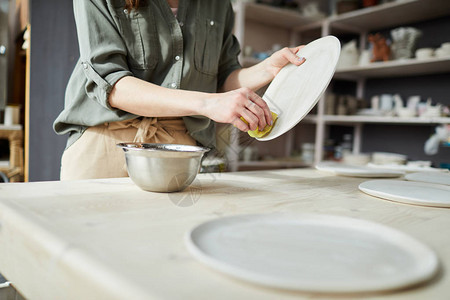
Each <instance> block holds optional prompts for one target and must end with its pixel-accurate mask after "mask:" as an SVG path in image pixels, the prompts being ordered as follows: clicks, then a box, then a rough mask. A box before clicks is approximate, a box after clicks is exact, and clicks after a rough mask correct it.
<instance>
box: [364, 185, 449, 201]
mask: <svg viewBox="0 0 450 300" xmlns="http://www.w3.org/2000/svg"><path fill="white" fill-rule="evenodd" d="M359 189H360V190H361V191H363V192H364V193H366V194H369V195H371V196H375V197H379V198H383V199H387V200H392V201H396V202H402V203H407V204H415V205H423V206H436V207H450V187H449V186H446V185H441V184H433V183H426V182H414V181H402V180H387V179H380V180H370V181H366V182H363V183H361V184H360V185H359Z"/></svg>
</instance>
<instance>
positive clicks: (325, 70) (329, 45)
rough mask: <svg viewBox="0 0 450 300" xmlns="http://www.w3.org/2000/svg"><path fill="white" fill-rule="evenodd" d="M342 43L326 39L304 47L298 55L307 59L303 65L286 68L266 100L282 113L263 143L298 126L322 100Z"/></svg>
mask: <svg viewBox="0 0 450 300" xmlns="http://www.w3.org/2000/svg"><path fill="white" fill-rule="evenodd" d="M340 51H341V44H340V42H339V40H338V39H337V38H336V37H334V36H326V37H323V38H320V39H317V40H315V41H312V42H311V43H309V44H307V45H306V46H305V47H304V48H302V49H301V50H300V51H299V52H298V53H297V56H302V57H305V58H306V61H305V62H304V63H303V64H302V65H301V66H296V65H293V64H289V65H287V66H285V67H284V68H283V69H282V70H281V71H280V72H279V73H278V75H277V76H275V79H274V80H273V81H272V82H271V83H270V85H269V87H268V88H267V90H266V92H265V94H264V96H263V99H264V100H265V101H266V102H267V104H268V105H269V108H270V110H271V111H273V112H275V113H277V114H278V120H277V121H276V124H275V126H274V127H273V128H272V131H271V132H270V133H269V134H267V135H266V136H264V137H262V138H258V140H260V141H268V140H272V139H274V138H276V137H278V136H280V135H282V134H284V133H285V132H287V131H288V130H289V129H291V128H293V127H294V126H295V125H297V124H298V123H299V122H300V121H301V120H302V119H303V118H304V117H305V116H306V115H307V114H308V112H309V111H310V110H311V109H312V108H313V107H314V105H316V103H317V101H319V99H320V97H321V95H322V93H323V92H324V91H325V89H326V88H327V86H328V84H329V83H330V81H331V78H332V77H333V75H334V71H335V70H336V64H337V62H338V59H339V54H340Z"/></svg>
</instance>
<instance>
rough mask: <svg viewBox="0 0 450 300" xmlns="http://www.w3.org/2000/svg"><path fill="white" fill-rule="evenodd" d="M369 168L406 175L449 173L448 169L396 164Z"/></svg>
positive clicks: (369, 165)
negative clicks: (415, 173)
mask: <svg viewBox="0 0 450 300" xmlns="http://www.w3.org/2000/svg"><path fill="white" fill-rule="evenodd" d="M367 166H368V167H371V168H374V169H385V170H393V171H399V172H405V173H414V172H448V170H447V169H439V168H433V167H426V166H414V165H396V164H383V165H379V164H374V163H368V164H367Z"/></svg>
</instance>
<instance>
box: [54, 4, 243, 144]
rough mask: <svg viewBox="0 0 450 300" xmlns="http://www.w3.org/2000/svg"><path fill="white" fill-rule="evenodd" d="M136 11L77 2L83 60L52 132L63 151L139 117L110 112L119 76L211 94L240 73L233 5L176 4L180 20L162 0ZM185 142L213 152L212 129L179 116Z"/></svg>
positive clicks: (201, 121)
mask: <svg viewBox="0 0 450 300" xmlns="http://www.w3.org/2000/svg"><path fill="white" fill-rule="evenodd" d="M140 2H141V3H142V5H141V7H140V8H139V9H138V10H131V11H128V10H126V9H125V1H124V0H74V1H73V5H74V12H75V20H76V25H77V34H78V40H79V46H80V59H79V61H78V63H77V64H76V66H75V69H74V71H73V73H72V76H71V78H70V80H69V83H68V86H67V89H66V96H65V107H64V110H63V111H62V112H61V114H60V115H59V116H58V118H57V119H56V120H55V122H54V124H53V126H54V130H55V132H56V133H58V134H66V133H70V135H69V140H68V143H67V146H70V145H71V144H72V143H73V142H74V141H76V140H77V139H78V138H79V137H80V136H81V135H82V133H83V132H84V131H85V130H86V128H88V127H89V126H96V125H99V124H103V123H106V122H115V121H122V120H127V119H133V118H136V117H138V116H136V115H134V114H131V113H128V112H125V111H122V110H119V109H115V108H112V107H111V106H110V105H109V103H108V96H109V93H110V92H111V90H112V88H113V86H114V84H115V83H116V82H117V81H118V80H119V79H121V78H122V77H124V76H135V77H137V78H140V79H143V80H146V81H148V82H151V83H154V84H157V85H160V86H162V87H166V88H171V89H184V90H192V91H201V92H210V93H215V92H217V89H218V88H219V87H220V86H221V85H222V84H223V83H224V82H225V79H226V78H227V76H228V75H229V74H230V73H231V72H232V71H234V70H236V69H238V68H240V65H239V62H238V59H237V56H238V54H239V51H240V48H239V44H238V42H237V40H236V38H235V37H234V35H233V33H232V29H233V25H234V13H233V10H232V7H231V4H230V1H224V0H180V2H179V8H178V13H177V17H175V16H174V14H173V13H172V11H171V9H170V7H169V5H168V3H167V1H166V0H146V1H142V0H141V1H140ZM183 119H184V122H185V124H186V128H187V129H188V131H189V133H190V135H191V136H192V137H193V138H195V139H196V140H197V141H198V142H199V143H201V144H203V145H205V146H210V147H214V144H215V124H214V122H213V121H211V120H210V119H208V118H206V117H203V116H191V117H184V118H183Z"/></svg>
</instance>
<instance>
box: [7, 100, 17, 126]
mask: <svg viewBox="0 0 450 300" xmlns="http://www.w3.org/2000/svg"><path fill="white" fill-rule="evenodd" d="M19 118H20V106H17V105H7V106H6V107H5V119H4V123H5V125H6V126H11V125H14V124H19Z"/></svg>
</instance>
